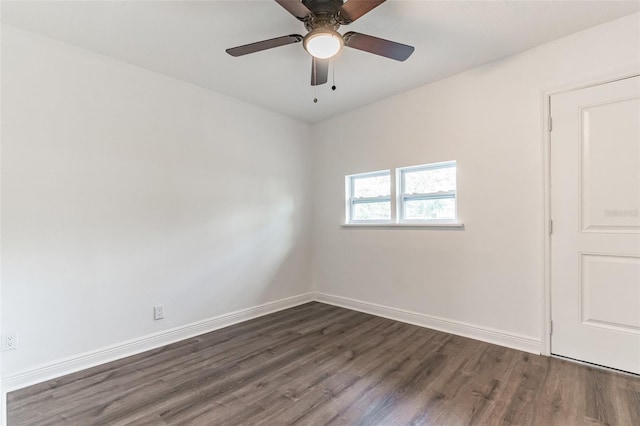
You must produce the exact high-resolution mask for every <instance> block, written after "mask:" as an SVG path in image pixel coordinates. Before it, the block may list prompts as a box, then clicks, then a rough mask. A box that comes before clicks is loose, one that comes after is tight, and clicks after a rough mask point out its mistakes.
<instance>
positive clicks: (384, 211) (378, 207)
mask: <svg viewBox="0 0 640 426" xmlns="http://www.w3.org/2000/svg"><path fill="white" fill-rule="evenodd" d="M390 219H391V202H390V201H384V202H381V203H357V204H354V205H353V217H352V218H351V220H390Z"/></svg>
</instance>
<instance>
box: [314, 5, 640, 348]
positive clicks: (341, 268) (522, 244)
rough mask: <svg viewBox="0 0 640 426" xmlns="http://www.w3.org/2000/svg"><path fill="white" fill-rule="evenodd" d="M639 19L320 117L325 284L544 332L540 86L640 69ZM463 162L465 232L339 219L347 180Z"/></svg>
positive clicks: (319, 228)
mask: <svg viewBox="0 0 640 426" xmlns="http://www.w3.org/2000/svg"><path fill="white" fill-rule="evenodd" d="M639 18H640V15H638V14H636V15H632V16H629V17H625V18H622V19H620V20H617V21H613V22H610V23H607V24H604V25H601V26H598V27H594V28H592V29H589V30H587V31H584V32H581V33H577V34H574V35H571V36H568V37H565V38H563V39H560V40H557V41H555V42H552V43H549V44H546V45H542V46H539V47H537V48H535V49H532V50H529V51H526V52H524V53H521V54H518V55H516V56H513V57H509V58H506V59H503V60H500V61H497V62H493V63H490V64H488V65H485V66H482V67H479V68H475V69H473V70H470V71H468V72H464V73H462V74H459V75H456V76H453V77H450V78H447V79H444V80H441V81H438V82H436V83H433V84H429V85H426V86H423V87H421V88H418V89H415V90H412V91H410V92H407V93H404V94H402V95H399V96H396V97H393V98H389V99H387V100H384V101H381V102H379V103H376V104H373V105H370V106H367V107H364V108H361V109H358V110H356V111H353V112H351V113H348V114H343V115H341V116H339V117H336V118H333V119H330V120H327V121H325V122H323V123H321V124H318V125H316V126H314V128H313V132H314V136H315V141H314V144H313V148H312V155H313V159H314V182H313V188H314V189H313V193H314V200H313V201H314V207H313V212H314V213H313V214H314V216H313V226H314V227H313V230H314V234H313V241H314V244H313V250H314V251H313V253H314V257H313V259H314V261H313V277H314V287H315V289H316V290H317V291H319V292H323V293H328V294H332V295H337V296H340V297H348V298H353V299H357V300H360V301H365V302H369V303H375V304H381V305H385V306H391V307H394V308H397V309H404V310H409V311H413V312H416V313H419V314H423V315H427V316H434V317H438V318H444V319H447V320H451V321H454V322H462V323H466V324H471V325H474V326H477V327H478V328H481V329H494V330H498V331H502V332H505V333H507V334H509V333H511V334H515V335H519V336H524V337H527V338H531V339H540V338H541V323H542V317H541V315H542V314H541V312H542V298H543V297H542V295H543V292H542V288H543V241H544V220H543V212H544V196H543V169H544V167H543V134H544V133H543V132H544V130H543V126H544V122H545V119H544V117H543V95H542V94H543V92H544V91H545V90H552V89H558V88H563V87H568V86H572V85H575V84H580V83H583V82H592V81H597V80H599V79H602V80H605V79H607V78H610V77H611V76H616V75H620V74H621V73H624V72H630V71H633V70H635V71H638V70H640V43H639V38H640V37H639V35H640V27H639V20H640V19H639ZM445 160H457V161H458V177H459V184H458V196H459V201H458V207H459V216H460V218H461V220H462V221H463V222H464V224H465V230H463V231H453V230H437V231H436V230H427V229H419V230H415V229H397V228H396V229H362V228H341V227H340V224H341V223H342V222H344V211H345V209H344V176H345V175H347V174H352V173H360V172H366V171H373V170H381V169H387V168H391V169H393V168H395V167H401V166H410V165H416V164H423V163H431V162H438V161H445Z"/></svg>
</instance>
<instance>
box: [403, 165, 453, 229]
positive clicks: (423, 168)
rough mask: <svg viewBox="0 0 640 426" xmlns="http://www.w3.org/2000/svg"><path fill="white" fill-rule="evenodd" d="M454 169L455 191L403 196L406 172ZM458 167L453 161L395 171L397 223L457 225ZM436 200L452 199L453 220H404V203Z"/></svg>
mask: <svg viewBox="0 0 640 426" xmlns="http://www.w3.org/2000/svg"><path fill="white" fill-rule="evenodd" d="M450 167H455V168H456V189H455V190H453V191H440V192H427V193H424V194H405V193H404V192H403V191H404V177H405V173H406V172H418V171H428V170H436V169H444V168H450ZM457 173H458V165H457V162H456V161H455V160H453V161H443V162H440V163H430V164H421V165H418V166H409V167H398V168H397V169H396V183H397V185H396V194H397V197H396V212H397V217H398V223H402V224H412V223H415V224H434V225H437V224H457V223H458V196H457V192H458V191H457V189H458V179H457ZM438 199H453V200H454V206H455V207H454V209H455V217H454V218H453V219H405V218H404V211H405V208H404V206H405V203H406V202H407V201H411V200H438Z"/></svg>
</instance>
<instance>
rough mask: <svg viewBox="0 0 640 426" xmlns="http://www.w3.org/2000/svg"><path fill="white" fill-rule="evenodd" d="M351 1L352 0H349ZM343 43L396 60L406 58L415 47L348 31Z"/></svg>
mask: <svg viewBox="0 0 640 426" xmlns="http://www.w3.org/2000/svg"><path fill="white" fill-rule="evenodd" d="M349 1H353V0H349ZM343 37H344V45H345V46H348V47H352V48H354V49H358V50H363V51H365V52H369V53H374V54H376V55H380V56H384V57H385V58H390V59H395V60H396V61H404V60H406V59H407V58H408V57H409V56H411V54H412V53H413V51H414V50H415V48H414V47H413V46H407V45H406V44H401V43H396V42H395V41H389V40H385V39H382V38H378V37H373V36H370V35H366V34H361V33H356V32H353V31H350V32H348V33H346V34H345V35H344V36H343Z"/></svg>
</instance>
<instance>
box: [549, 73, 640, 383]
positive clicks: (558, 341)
mask: <svg viewBox="0 0 640 426" xmlns="http://www.w3.org/2000/svg"><path fill="white" fill-rule="evenodd" d="M551 115H552V117H553V131H552V132H551V217H552V219H553V234H552V236H551V300H552V302H551V313H552V320H553V334H552V338H551V352H552V353H553V354H557V355H562V356H567V357H570V358H575V359H579V360H583V361H587V362H592V363H596V364H600V365H605V366H608V367H612V368H617V369H620V370H625V371H630V372H634V373H638V374H640V77H633V78H628V79H624V80H619V81H616V82H613V83H608V84H602V85H598V86H594V87H590V88H585V89H581V90H576V91H572V92H567V93H562V94H558V95H554V96H552V97H551Z"/></svg>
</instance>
